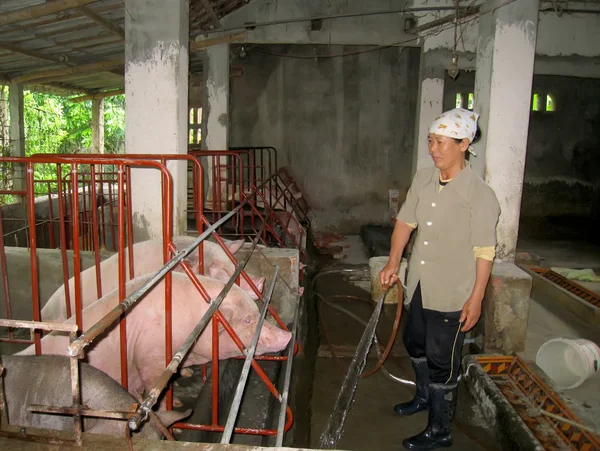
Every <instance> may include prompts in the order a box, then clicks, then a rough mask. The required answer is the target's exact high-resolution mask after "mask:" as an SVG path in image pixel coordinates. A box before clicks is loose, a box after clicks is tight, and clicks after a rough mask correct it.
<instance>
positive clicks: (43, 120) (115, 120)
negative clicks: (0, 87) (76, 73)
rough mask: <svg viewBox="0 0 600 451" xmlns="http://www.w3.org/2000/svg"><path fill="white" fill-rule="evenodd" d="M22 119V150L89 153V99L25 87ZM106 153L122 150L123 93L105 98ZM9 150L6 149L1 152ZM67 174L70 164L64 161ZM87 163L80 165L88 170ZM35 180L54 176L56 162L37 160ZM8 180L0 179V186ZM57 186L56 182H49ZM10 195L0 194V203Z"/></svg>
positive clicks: (40, 187) (39, 189) (43, 188)
mask: <svg viewBox="0 0 600 451" xmlns="http://www.w3.org/2000/svg"><path fill="white" fill-rule="evenodd" d="M23 97H24V98H23V103H24V112H23V115H24V122H25V154H26V155H27V156H30V155H34V154H38V153H53V154H56V153H68V154H77V153H89V152H90V148H91V146H92V102H91V101H86V102H73V101H72V100H70V98H67V97H61V96H55V95H49V94H42V93H36V92H30V91H25V92H24V95H23ZM104 147H105V153H111V154H117V153H124V151H125V149H124V148H125V96H124V95H120V96H115V97H107V98H106V99H104ZM3 154H5V155H6V154H8V152H3ZM61 169H62V173H63V175H67V174H68V172H69V170H70V167H69V165H63V167H62V168H61ZM87 170H89V167H81V168H80V171H87ZM34 171H35V172H34V173H35V180H55V179H56V176H57V174H56V165H52V164H37V165H36V166H35V169H34ZM6 182H7V180H2V183H0V187H3V186H5V183H6ZM50 186H51V189H52V190H53V191H54V190H56V184H55V183H53V184H51V185H50ZM47 192H48V185H47V184H36V194H45V193H47ZM10 197H11V196H0V204H3V203H10V202H11V201H12V199H10Z"/></svg>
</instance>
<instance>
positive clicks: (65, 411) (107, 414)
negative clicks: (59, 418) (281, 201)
mask: <svg viewBox="0 0 600 451" xmlns="http://www.w3.org/2000/svg"><path fill="white" fill-rule="evenodd" d="M27 410H28V411H29V412H39V413H46V414H55V415H78V414H79V415H81V416H82V417H93V418H108V419H112V420H124V421H126V420H129V417H131V415H132V413H133V412H126V411H118V410H94V409H87V408H85V407H81V408H80V407H77V406H71V407H61V406H43V405H40V404H30V405H29V406H27Z"/></svg>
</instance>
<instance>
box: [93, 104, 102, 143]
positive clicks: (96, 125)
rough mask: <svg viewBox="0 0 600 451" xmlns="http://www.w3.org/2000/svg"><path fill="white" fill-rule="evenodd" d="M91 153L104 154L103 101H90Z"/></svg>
mask: <svg viewBox="0 0 600 451" xmlns="http://www.w3.org/2000/svg"><path fill="white" fill-rule="evenodd" d="M92 151H93V153H104V99H92Z"/></svg>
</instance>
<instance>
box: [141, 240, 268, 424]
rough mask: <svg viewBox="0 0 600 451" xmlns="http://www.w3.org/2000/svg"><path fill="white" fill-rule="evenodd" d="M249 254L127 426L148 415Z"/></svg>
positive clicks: (219, 304)
mask: <svg viewBox="0 0 600 451" xmlns="http://www.w3.org/2000/svg"><path fill="white" fill-rule="evenodd" d="M257 243H258V240H255V242H254V243H252V244H253V246H256V244H257ZM251 255H252V251H250V252H249V253H248V256H247V257H246V259H245V260H244V262H243V263H240V264H238V267H237V269H236V271H235V272H234V273H233V275H232V276H231V277H230V278H229V280H228V281H227V283H226V284H225V286H224V287H223V289H222V290H221V292H220V293H219V295H218V296H217V298H216V299H215V300H214V301H212V302H211V304H210V307H209V308H208V310H207V311H206V313H205V314H204V315H203V316H202V318H201V319H200V322H199V323H198V324H197V325H196V327H194V330H192V332H191V333H190V334H189V335H188V337H187V339H186V340H185V342H184V343H183V344H182V345H181V347H180V348H179V350H178V351H177V353H176V354H175V356H173V358H172V359H171V361H170V362H169V364H168V366H167V368H165V370H164V371H163V373H162V374H161V376H160V377H159V378H158V380H157V382H156V383H155V385H154V388H152V390H150V393H149V394H148V396H146V398H145V399H144V402H142V404H141V405H140V406H139V407H138V409H137V410H136V412H135V414H134V415H133V417H132V418H131V420H130V421H129V428H130V429H131V430H134V431H135V430H137V429H138V428H139V427H140V425H141V423H142V421H145V420H146V418H147V417H148V412H149V411H150V410H151V409H152V407H153V406H154V405H155V404H156V401H157V400H158V397H159V396H160V394H161V393H162V391H163V390H164V388H165V386H166V385H167V383H168V382H169V379H170V378H171V376H172V375H173V374H175V372H176V371H177V368H178V367H179V365H180V364H181V362H182V361H183V359H184V358H185V356H186V355H187V353H188V352H189V350H190V349H191V347H192V346H193V345H194V344H195V343H196V340H197V339H198V337H199V336H200V334H201V333H202V332H203V330H204V328H205V327H206V325H207V324H208V323H209V321H210V320H211V319H212V317H213V315H214V314H215V312H216V311H217V310H218V308H219V307H220V306H221V303H222V302H223V301H224V300H225V297H226V296H227V294H228V293H229V290H230V289H231V287H233V284H234V283H235V280H236V279H237V277H238V276H239V275H240V273H241V272H242V270H243V269H244V266H246V264H248V261H249V260H250V256H251ZM217 342H218V340H217ZM214 344H215V343H214V342H213V346H214Z"/></svg>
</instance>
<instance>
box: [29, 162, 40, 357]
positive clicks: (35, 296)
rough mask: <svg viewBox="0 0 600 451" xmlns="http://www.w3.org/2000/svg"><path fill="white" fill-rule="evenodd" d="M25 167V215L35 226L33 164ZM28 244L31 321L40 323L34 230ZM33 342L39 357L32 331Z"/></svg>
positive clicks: (37, 334)
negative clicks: (26, 209) (26, 193)
mask: <svg viewBox="0 0 600 451" xmlns="http://www.w3.org/2000/svg"><path fill="white" fill-rule="evenodd" d="M26 167H27V173H26V179H27V191H29V193H28V195H27V207H28V212H27V213H28V217H29V224H35V194H34V192H35V188H34V184H33V163H32V162H31V161H28V162H27V166H26ZM29 242H30V247H29V256H30V260H31V298H32V301H33V319H34V320H35V321H40V319H41V318H40V290H39V279H38V261H37V237H36V233H35V228H34V229H33V233H31V234H30V237H29ZM34 340H35V353H36V355H39V354H40V353H41V352H42V343H41V337H40V333H39V331H37V330H36V331H34Z"/></svg>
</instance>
